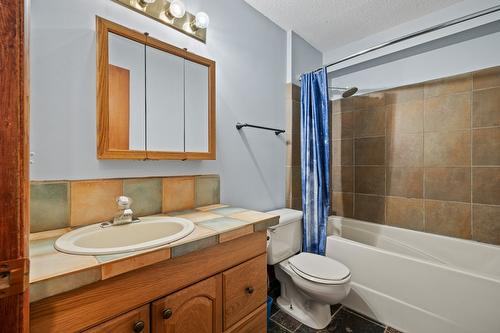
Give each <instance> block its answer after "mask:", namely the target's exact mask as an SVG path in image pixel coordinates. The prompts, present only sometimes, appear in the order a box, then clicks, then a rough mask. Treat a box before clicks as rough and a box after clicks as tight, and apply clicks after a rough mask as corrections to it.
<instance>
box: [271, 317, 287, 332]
mask: <svg viewBox="0 0 500 333" xmlns="http://www.w3.org/2000/svg"><path fill="white" fill-rule="evenodd" d="M290 332H291V331H289V330H287V329H285V328H284V327H281V326H280V325H278V324H276V323H275V322H274V321H272V320H270V321H269V324H268V325H267V333H290Z"/></svg>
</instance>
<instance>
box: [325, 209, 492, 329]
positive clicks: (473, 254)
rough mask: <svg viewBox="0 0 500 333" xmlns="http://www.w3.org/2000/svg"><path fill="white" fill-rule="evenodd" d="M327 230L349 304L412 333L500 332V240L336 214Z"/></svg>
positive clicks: (331, 255)
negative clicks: (344, 274) (346, 275)
mask: <svg viewBox="0 0 500 333" xmlns="http://www.w3.org/2000/svg"><path fill="white" fill-rule="evenodd" d="M499 218H500V217H499ZM328 234H329V235H330V236H328V240H327V244H326V247H327V249H326V255H327V256H328V257H331V258H334V259H336V260H338V261H340V262H342V263H344V264H345V265H346V266H348V267H349V269H350V270H351V273H352V290H351V293H350V294H349V296H348V297H347V298H346V299H345V300H344V302H342V303H343V304H345V305H346V306H347V307H350V308H352V309H354V310H357V311H359V312H361V313H363V314H365V315H367V316H369V317H372V318H375V319H377V320H379V321H381V322H383V323H385V324H387V325H390V326H393V327H395V328H398V329H400V330H402V331H403V332H406V333H482V332H484V333H500V246H494V245H487V244H482V243H478V242H474V241H467V240H461V239H456V238H451V237H444V236H439V235H433V234H428V233H423V232H418V231H412V230H406V229H401V228H395V227H390V226H385V225H378V224H373V223H367V222H362V221H359V220H354V219H348V218H342V217H337V216H331V217H330V218H329V223H328Z"/></svg>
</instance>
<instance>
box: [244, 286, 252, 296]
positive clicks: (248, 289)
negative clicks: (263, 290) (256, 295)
mask: <svg viewBox="0 0 500 333" xmlns="http://www.w3.org/2000/svg"><path fill="white" fill-rule="evenodd" d="M245 291H246V293H247V294H249V295H251V294H253V291H254V289H253V287H247V288H246V289H245Z"/></svg>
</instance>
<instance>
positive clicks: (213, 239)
mask: <svg viewBox="0 0 500 333" xmlns="http://www.w3.org/2000/svg"><path fill="white" fill-rule="evenodd" d="M218 239H219V238H218V236H217V235H215V236H210V237H207V238H203V239H199V240H196V241H193V242H189V243H186V244H181V245H178V246H174V247H173V248H172V258H175V257H180V256H183V255H185V254H188V253H191V252H194V251H198V250H201V249H206V248H207V247H211V246H214V245H217V243H218Z"/></svg>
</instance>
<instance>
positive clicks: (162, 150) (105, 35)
mask: <svg viewBox="0 0 500 333" xmlns="http://www.w3.org/2000/svg"><path fill="white" fill-rule="evenodd" d="M96 24H97V158H98V159H125V160H131V159H135V160H144V159H153V160H214V159H215V157H216V151H215V150H216V144H215V140H216V139H215V62H214V61H213V60H210V59H207V58H204V57H201V56H199V55H196V54H194V53H191V52H188V51H187V50H185V49H181V48H178V47H176V46H173V45H170V44H168V43H165V42H162V41H160V40H157V39H154V38H152V37H150V36H149V35H148V34H147V33H140V32H137V31H135V30H132V29H129V28H126V27H124V26H121V25H119V24H116V23H114V22H111V21H108V20H105V19H103V18H100V17H97V23H96Z"/></svg>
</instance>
